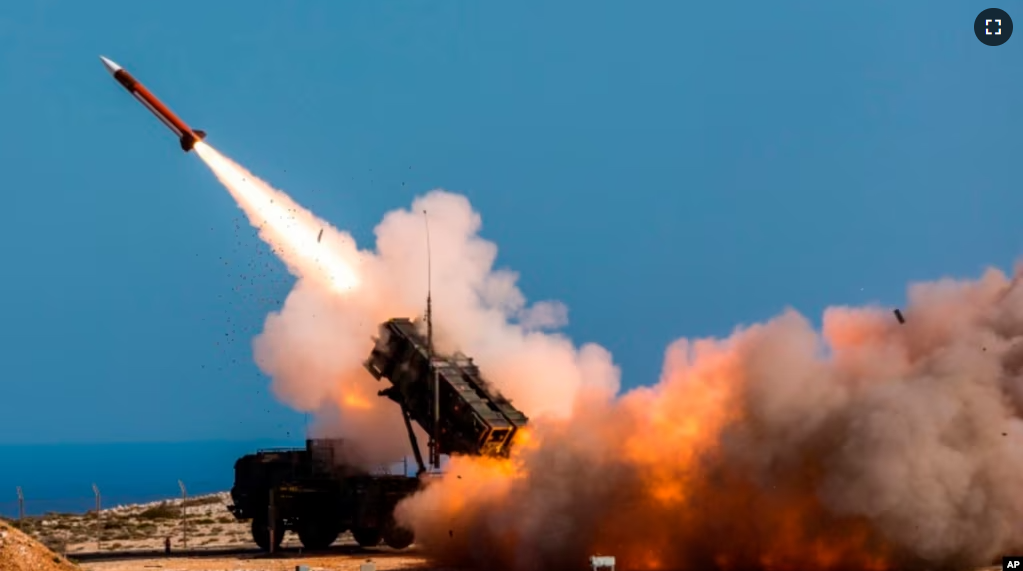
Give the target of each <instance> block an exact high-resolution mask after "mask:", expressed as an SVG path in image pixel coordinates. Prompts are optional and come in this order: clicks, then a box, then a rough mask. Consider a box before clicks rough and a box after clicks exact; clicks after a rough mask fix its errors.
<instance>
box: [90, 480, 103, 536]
mask: <svg viewBox="0 0 1023 571" xmlns="http://www.w3.org/2000/svg"><path fill="white" fill-rule="evenodd" d="M92 492H93V493H94V494H96V551H101V550H102V549H103V541H102V540H101V539H100V535H101V534H102V532H103V528H102V522H101V521H100V520H101V518H100V509H101V508H102V504H101V502H100V495H99V486H97V485H96V484H93V485H92Z"/></svg>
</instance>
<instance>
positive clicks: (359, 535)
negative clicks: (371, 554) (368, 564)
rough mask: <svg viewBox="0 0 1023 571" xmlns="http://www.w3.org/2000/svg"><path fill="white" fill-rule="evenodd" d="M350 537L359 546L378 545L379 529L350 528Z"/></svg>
mask: <svg viewBox="0 0 1023 571" xmlns="http://www.w3.org/2000/svg"><path fill="white" fill-rule="evenodd" d="M352 537H353V538H355V542H356V543H358V544H359V547H376V546H377V545H380V530H379V529H376V528H373V527H357V528H355V529H353V530H352Z"/></svg>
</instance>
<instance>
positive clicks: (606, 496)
mask: <svg viewBox="0 0 1023 571" xmlns="http://www.w3.org/2000/svg"><path fill="white" fill-rule="evenodd" d="M196 150H197V151H198V152H199V154H200V156H202V157H203V158H204V160H206V162H207V164H209V165H210V167H211V168H212V169H213V170H214V172H215V173H216V175H217V176H218V178H219V179H220V180H221V181H222V182H223V183H224V184H225V185H226V186H227V187H228V189H229V190H230V191H231V192H232V194H233V196H234V197H235V198H236V200H238V202H239V205H240V206H241V207H242V209H243V210H245V212H246V213H247V215H248V216H249V219H250V221H251V222H252V224H253V225H254V226H257V227H259V228H261V236H262V237H263V238H264V239H265V240H266V241H267V242H268V243H270V244H271V245H272V246H273V247H274V250H275V251H276V252H278V255H279V256H281V258H282V260H284V262H285V263H286V264H287V266H288V268H289V269H290V270H291V272H292V273H294V274H295V275H296V276H297V277H298V282H297V284H296V286H295V288H294V290H293V291H292V292H291V293H290V295H289V296H288V298H287V300H286V301H285V303H284V306H283V307H282V308H281V310H280V311H279V312H276V313H273V314H271V315H270V316H268V318H267V321H266V325H265V329H264V331H263V333H262V334H261V335H260V336H259V337H258V338H257V339H256V340H255V355H256V359H257V361H258V362H259V365H260V366H261V367H262V369H263V370H264V371H265V372H266V373H267V374H268V375H269V376H270V377H271V378H272V379H273V385H274V389H275V391H276V392H277V394H278V396H279V397H280V398H281V399H282V400H284V401H285V402H287V403H288V404H290V405H291V406H293V407H295V408H297V409H300V410H306V411H316V412H319V413H321V417H322V418H325V419H330V420H329V422H327V423H326V424H325V429H329V430H331V431H336V432H339V433H341V434H344V435H345V436H348V437H351V438H353V439H355V440H357V441H358V442H361V443H362V444H364V447H365V450H370V451H375V452H376V453H377V454H378V455H379V458H378V459H379V460H384V459H391V458H395V457H400V456H401V455H403V454H405V451H406V450H407V443H406V439H405V438H406V437H405V434H404V432H403V427H402V426H401V420H400V415H399V414H398V412H397V410H396V408H395V407H394V405H393V403H389V402H388V401H386V400H384V399H380V398H379V397H377V396H376V390H378V389H379V388H381V387H380V386H379V383H377V382H376V381H374V380H373V379H372V377H370V376H369V374H368V373H366V372H365V371H364V370H363V369H362V366H361V363H362V360H363V359H364V358H365V357H366V355H367V354H368V352H369V350H370V348H371V346H372V341H371V337H372V336H373V334H374V333H375V332H376V326H377V324H378V323H379V322H381V321H383V320H385V319H388V318H391V317H397V316H415V315H416V314H419V313H420V312H421V311H422V307H423V300H424V298H425V294H426V280H425V276H426V256H425V237H424V232H425V230H424V220H423V211H424V210H426V211H427V212H428V213H429V214H428V215H429V222H430V231H431V232H432V235H431V240H432V246H433V248H432V249H433V296H434V307H435V312H436V325H435V326H436V328H437V336H438V342H439V346H440V348H441V349H442V350H454V349H460V350H462V351H464V352H466V353H467V354H469V355H472V356H473V357H475V359H476V361H477V363H478V364H479V365H480V366H481V369H482V370H483V372H484V374H485V375H486V376H487V378H488V379H490V380H492V381H493V382H494V383H495V384H496V385H497V386H498V387H499V388H500V389H501V390H502V391H503V392H504V393H505V394H506V395H508V396H509V397H510V398H511V399H512V400H513V402H514V403H515V405H516V406H517V407H519V408H520V409H522V410H523V411H524V412H525V413H526V414H527V415H529V416H530V418H531V427H530V429H529V430H528V431H526V432H525V433H523V434H522V435H521V437H520V438H519V439H518V440H517V442H516V447H515V449H514V452H513V456H512V458H511V459H510V460H507V461H496V460H487V459H479V458H467V457H461V458H454V459H452V462H451V464H450V469H449V470H448V472H447V474H446V475H445V476H444V477H442V478H441V479H439V480H438V481H436V482H433V483H431V484H430V485H429V486H428V487H427V488H426V489H425V490H424V491H423V492H421V493H419V494H417V495H416V496H414V497H412V498H410V499H409V500H406V501H405V502H403V504H402V505H401V506H400V507H399V513H398V516H399V519H400V521H402V522H403V523H405V524H406V525H408V526H410V527H411V528H413V529H414V530H415V532H416V536H417V543H419V544H420V545H421V546H423V548H424V549H426V550H427V552H428V553H429V554H431V556H433V557H434V558H436V559H438V560H440V561H444V562H448V563H453V564H463V565H473V566H477V567H479V568H487V569H502V570H508V571H519V570H537V569H539V570H560V569H572V568H580V567H582V566H584V565H585V561H586V558H587V557H588V556H589V555H592V554H605V555H614V556H615V557H616V558H617V560H618V564H619V568H620V569H672V570H676V569H677V570H683V569H684V570H689V569H692V570H697V569H792V570H813V569H894V568H897V567H900V568H901V567H914V566H921V567H926V568H957V567H962V566H967V565H979V564H986V563H988V562H989V561H990V560H991V559H992V558H994V557H996V556H998V555H999V554H1001V553H1005V552H1008V551H1011V550H1012V549H1014V548H1015V549H1019V548H1023V541H1020V540H1021V539H1023V537H1021V532H1023V455H1020V454H1019V453H1018V452H1016V451H1017V450H1019V449H1020V447H1021V446H1023V424H1021V422H1020V420H1021V412H1020V411H1021V406H1023V378H1021V369H1023V291H1021V290H1020V288H1019V287H1018V285H1017V281H1016V280H1015V279H1010V278H1009V277H1008V276H1006V275H1005V274H1003V273H1002V272H1000V271H997V270H989V271H987V272H985V273H984V274H983V275H982V276H981V277H980V278H979V279H976V280H973V281H953V280H941V281H937V282H933V283H924V284H916V285H913V286H911V287H910V289H909V295H908V305H907V307H906V308H905V309H904V310H903V313H904V315H905V317H906V322H905V323H904V324H901V323H899V321H898V320H896V319H895V317H894V316H893V315H892V314H891V312H890V310H887V309H884V308H880V307H864V308H850V307H834V308H830V309H828V310H827V311H826V312H825V313H824V316H823V327H822V329H821V330H820V331H818V330H815V329H814V327H813V326H812V324H811V323H810V322H809V321H808V320H807V319H806V318H804V317H803V316H801V315H800V314H798V313H797V312H795V311H793V310H788V311H785V312H783V313H782V314H781V315H779V316H777V317H776V318H774V319H772V320H770V321H768V322H766V323H763V324H757V325H752V326H749V327H743V328H739V329H737V330H736V331H735V332H734V333H733V334H732V335H731V336H729V337H728V338H726V339H692V340H690V339H681V340H679V341H676V342H675V343H674V344H672V345H671V346H670V347H669V348H668V350H667V353H666V357H665V364H664V372H663V374H662V377H661V379H660V380H659V381H658V382H656V384H653V385H652V386H648V387H642V388H637V389H633V390H630V391H628V392H626V393H624V394H618V381H619V375H618V370H617V369H616V367H615V366H614V364H613V362H612V360H611V357H610V355H609V354H608V352H607V351H606V350H604V349H603V348H601V347H599V346H596V345H584V346H582V347H576V346H575V345H574V344H573V343H572V342H571V341H570V340H568V339H567V338H565V337H564V336H562V335H560V334H558V333H556V332H552V331H550V330H551V329H556V328H557V327H558V326H560V325H563V324H564V322H565V317H566V310H565V308H564V307H563V306H561V305H560V304H557V303H554V302H544V303H538V304H534V305H532V306H529V305H527V304H526V301H525V298H524V296H523V295H522V293H521V292H520V290H519V289H518V288H517V286H516V285H515V275H514V274H512V273H510V272H507V271H503V270H496V269H495V268H494V261H495V256H496V247H495V246H494V244H492V243H490V242H488V241H486V240H483V239H482V238H480V237H479V235H478V232H479V230H480V226H481V221H480V217H479V215H478V214H477V213H476V212H474V211H473V210H472V208H471V206H470V204H469V202H468V201H467V200H466V199H465V198H464V197H461V196H458V195H455V194H451V193H447V192H443V191H434V192H431V193H429V194H427V195H426V196H424V197H421V198H418V199H417V200H416V201H414V202H413V204H412V207H411V208H410V209H409V210H398V211H394V212H391V213H389V214H387V215H386V216H385V217H384V219H383V221H382V222H381V223H380V225H379V226H378V227H377V228H376V246H375V249H374V250H372V251H370V250H358V249H357V248H356V246H355V243H354V241H353V240H352V238H351V237H350V236H349V235H347V234H345V233H343V232H340V231H338V230H336V229H334V228H333V227H331V226H330V225H329V224H327V223H326V222H324V221H322V220H319V219H317V218H316V217H315V216H314V215H313V214H312V213H310V212H308V211H306V210H304V209H302V208H301V207H300V206H298V205H296V204H295V203H293V202H292V201H291V200H290V199H289V198H288V197H287V196H286V195H284V194H283V193H281V192H279V191H277V190H274V189H273V188H271V187H270V186H268V185H266V183H263V182H262V181H259V180H258V179H256V178H255V177H253V176H252V175H251V174H249V173H247V172H246V171H244V169H242V168H241V167H239V166H237V165H235V164H234V163H232V162H231V161H229V160H228V159H226V158H224V157H223V156H221V155H219V154H217V153H216V152H215V151H213V150H212V149H211V148H209V147H208V146H206V145H198V146H197V147H196ZM321 229H322V230H323V236H322V241H320V242H317V241H316V240H317V236H318V233H319V232H320V230H321Z"/></svg>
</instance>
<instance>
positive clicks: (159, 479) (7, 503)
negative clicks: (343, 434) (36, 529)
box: [0, 439, 305, 518]
mask: <svg viewBox="0 0 1023 571" xmlns="http://www.w3.org/2000/svg"><path fill="white" fill-rule="evenodd" d="M304 443H305V441H304V440H295V439H288V440H282V439H255V440H244V441H228V440H212V441H200V442H152V443H146V442H131V443H100V444H0V516H3V517H8V518H13V517H17V516H18V495H17V488H18V487H19V486H20V487H21V489H22V492H23V494H24V497H25V515H43V514H46V513H51V512H56V513H85V512H86V511H88V510H91V509H94V508H95V506H96V498H95V495H94V494H93V491H92V486H93V484H96V486H97V487H98V488H99V491H100V499H101V507H102V508H104V509H105V508H110V507H114V506H117V505H124V504H136V503H145V502H153V501H159V500H163V499H169V498H179V497H181V490H180V488H179V487H178V480H181V481H182V482H183V483H184V484H185V487H186V489H187V490H188V495H189V496H199V495H203V494H210V493H215V492H223V491H227V490H230V489H231V485H232V483H233V481H234V462H235V460H237V459H238V458H239V457H241V456H243V455H245V454H251V453H253V452H255V451H256V450H258V449H261V448H278V447H302V446H304V445H305V444H304Z"/></svg>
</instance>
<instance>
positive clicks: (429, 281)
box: [423, 209, 440, 470]
mask: <svg viewBox="0 0 1023 571" xmlns="http://www.w3.org/2000/svg"><path fill="white" fill-rule="evenodd" d="M423 222H424V223H425V224H426V350H427V351H428V352H429V354H430V369H432V371H433V435H432V436H431V437H430V464H433V468H434V469H435V470H439V469H440V376H439V372H438V371H437V367H436V366H435V365H434V362H433V262H432V259H431V254H430V217H429V216H428V215H427V214H426V210H425V209H424V210H423Z"/></svg>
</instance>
